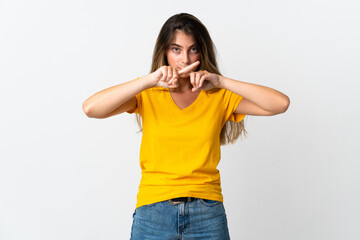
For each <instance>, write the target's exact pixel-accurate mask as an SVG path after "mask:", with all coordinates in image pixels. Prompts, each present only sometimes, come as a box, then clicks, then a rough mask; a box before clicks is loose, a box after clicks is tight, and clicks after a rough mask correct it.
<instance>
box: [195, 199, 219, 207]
mask: <svg viewBox="0 0 360 240" xmlns="http://www.w3.org/2000/svg"><path fill="white" fill-rule="evenodd" d="M200 203H201V204H202V205H204V206H207V207H215V206H217V205H220V204H221V203H222V202H219V201H216V200H209V199H202V198H200Z"/></svg>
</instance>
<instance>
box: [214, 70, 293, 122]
mask: <svg viewBox="0 0 360 240" xmlns="http://www.w3.org/2000/svg"><path fill="white" fill-rule="evenodd" d="M220 87H221V88H225V89H227V90H229V91H231V92H233V93H236V94H237V95H240V96H242V97H243V98H244V99H243V100H241V102H240V103H239V105H238V107H237V109H236V110H235V113H243V114H246V115H259V116H271V115H276V114H280V113H284V112H286V110H287V109H288V107H289V104H290V99H289V97H288V96H286V95H285V94H283V93H281V92H279V91H277V90H275V89H272V88H269V87H265V86H261V85H256V84H252V83H247V82H241V81H236V80H233V79H229V78H226V77H223V76H220Z"/></svg>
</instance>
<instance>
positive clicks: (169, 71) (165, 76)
mask: <svg viewBox="0 0 360 240" xmlns="http://www.w3.org/2000/svg"><path fill="white" fill-rule="evenodd" d="M199 64H200V62H199V61H196V62H194V63H193V64H191V65H189V66H187V67H185V68H183V69H181V70H180V71H177V69H176V68H173V67H171V66H162V67H160V68H159V69H157V70H156V71H155V72H153V73H151V75H152V77H153V79H154V80H153V81H154V82H155V84H154V85H155V86H156V87H163V88H177V87H178V86H179V82H178V81H179V78H186V77H189V75H190V73H191V72H193V71H194V70H195V69H196V68H197V66H199Z"/></svg>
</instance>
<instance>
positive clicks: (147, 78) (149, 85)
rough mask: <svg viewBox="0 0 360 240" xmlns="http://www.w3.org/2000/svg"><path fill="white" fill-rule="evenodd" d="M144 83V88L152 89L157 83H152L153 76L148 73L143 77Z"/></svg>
mask: <svg viewBox="0 0 360 240" xmlns="http://www.w3.org/2000/svg"><path fill="white" fill-rule="evenodd" d="M143 78H144V82H145V85H146V88H152V87H155V86H156V84H157V82H156V81H154V79H155V78H154V76H153V73H149V74H148V75H146V76H144V77H143Z"/></svg>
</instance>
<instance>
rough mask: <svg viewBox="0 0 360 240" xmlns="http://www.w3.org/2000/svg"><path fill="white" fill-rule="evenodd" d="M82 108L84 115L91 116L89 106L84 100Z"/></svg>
mask: <svg viewBox="0 0 360 240" xmlns="http://www.w3.org/2000/svg"><path fill="white" fill-rule="evenodd" d="M82 110H83V112H84V113H85V115H86V116H88V117H90V118H91V113H90V107H89V106H88V105H87V104H86V101H85V102H84V103H83V105H82Z"/></svg>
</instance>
